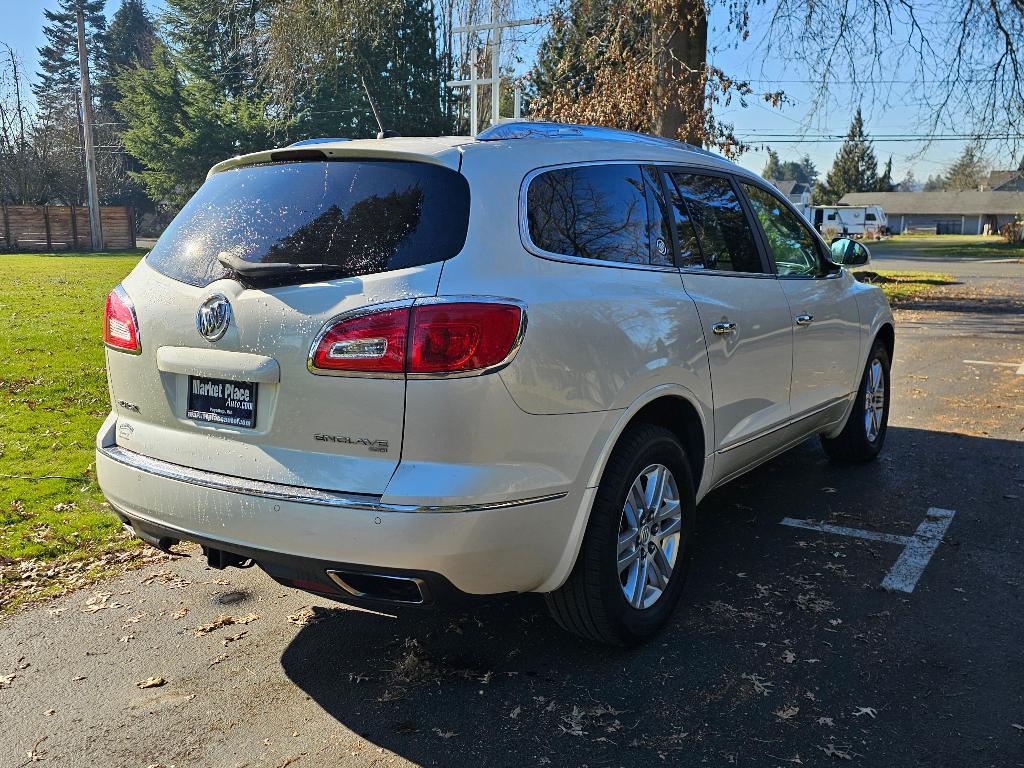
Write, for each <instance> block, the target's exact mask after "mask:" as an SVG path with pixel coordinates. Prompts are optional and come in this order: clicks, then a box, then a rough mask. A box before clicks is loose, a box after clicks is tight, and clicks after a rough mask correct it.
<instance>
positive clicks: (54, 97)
mask: <svg viewBox="0 0 1024 768" xmlns="http://www.w3.org/2000/svg"><path fill="white" fill-rule="evenodd" d="M105 3H106V0H58V2H57V10H55V11H51V10H45V11H43V15H44V16H45V18H46V23H45V24H44V25H43V35H44V36H45V37H46V45H44V46H43V47H42V48H40V49H39V69H40V72H39V78H38V80H37V82H36V83H35V84H34V85H33V86H32V91H33V92H34V93H35V95H36V99H37V100H38V102H39V106H40V110H41V111H42V112H43V113H44V114H46V113H53V112H58V111H66V110H68V109H69V108H71V109H73V108H74V107H73V105H74V104H76V103H77V100H78V94H79V91H80V88H81V83H80V74H79V68H78V67H79V65H78V16H77V13H76V9H77V6H78V5H79V4H80V5H81V6H82V13H83V16H84V19H85V41H86V47H87V49H88V51H89V58H90V62H89V64H90V76H92V75H95V74H96V73H97V72H102V71H103V70H104V61H103V38H104V32H105V31H106V25H107V19H106V17H105V16H104V15H103V6H104V4H105Z"/></svg>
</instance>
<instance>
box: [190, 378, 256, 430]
mask: <svg viewBox="0 0 1024 768" xmlns="http://www.w3.org/2000/svg"><path fill="white" fill-rule="evenodd" d="M258 394H259V385H258V384H257V383H256V382H255V381H235V380H233V379H219V378H214V377H212V376H189V377H188V403H187V408H186V411H185V416H186V417H187V418H189V419H192V420H193V421H202V422H205V423H208V424H217V425H218V426H222V427H241V428H242V429H255V427H256V402H257V396H258Z"/></svg>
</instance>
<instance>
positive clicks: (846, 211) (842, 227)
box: [810, 205, 889, 237]
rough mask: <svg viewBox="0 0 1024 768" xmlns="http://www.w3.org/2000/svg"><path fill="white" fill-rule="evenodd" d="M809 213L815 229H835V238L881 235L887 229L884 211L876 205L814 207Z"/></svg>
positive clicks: (887, 223) (887, 221) (822, 230)
mask: <svg viewBox="0 0 1024 768" xmlns="http://www.w3.org/2000/svg"><path fill="white" fill-rule="evenodd" d="M810 213H811V216H812V218H811V223H812V224H814V227H815V229H817V230H818V231H819V232H825V230H826V229H835V230H836V235H837V236H847V235H853V236H856V237H863V236H865V235H875V234H880V235H883V234H885V233H886V232H887V230H888V227H889V220H888V219H887V218H886V216H885V211H883V210H882V208H881V206H878V205H816V206H813V207H812V208H811V210H810Z"/></svg>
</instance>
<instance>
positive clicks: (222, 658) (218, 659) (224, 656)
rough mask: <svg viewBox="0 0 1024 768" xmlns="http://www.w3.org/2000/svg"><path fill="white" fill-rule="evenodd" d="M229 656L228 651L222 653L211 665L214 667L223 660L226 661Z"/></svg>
mask: <svg viewBox="0 0 1024 768" xmlns="http://www.w3.org/2000/svg"><path fill="white" fill-rule="evenodd" d="M227 657H228V655H227V654H226V653H222V654H221V655H220V656H218V657H217V658H216V659H214V660H213V661H211V662H210V667H211V668H213V667H215V666H217V665H218V664H220V663H221V662H222V661H224V660H225V659H226V658H227Z"/></svg>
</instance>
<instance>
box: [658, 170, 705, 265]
mask: <svg viewBox="0 0 1024 768" xmlns="http://www.w3.org/2000/svg"><path fill="white" fill-rule="evenodd" d="M665 187H666V188H667V189H668V191H669V197H670V198H671V202H672V206H671V207H672V217H673V222H674V225H675V229H676V242H677V243H679V266H680V267H683V268H686V269H703V267H704V258H703V257H702V256H701V253H700V244H699V243H698V242H697V233H696V231H694V229H693V222H692V221H691V219H690V212H689V210H687V208H686V202H685V201H684V200H683V196H682V195H681V194H680V193H679V189H678V188H677V187H676V185H675V182H674V181H672V179H671V178H669V177H668V176H666V177H665Z"/></svg>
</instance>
